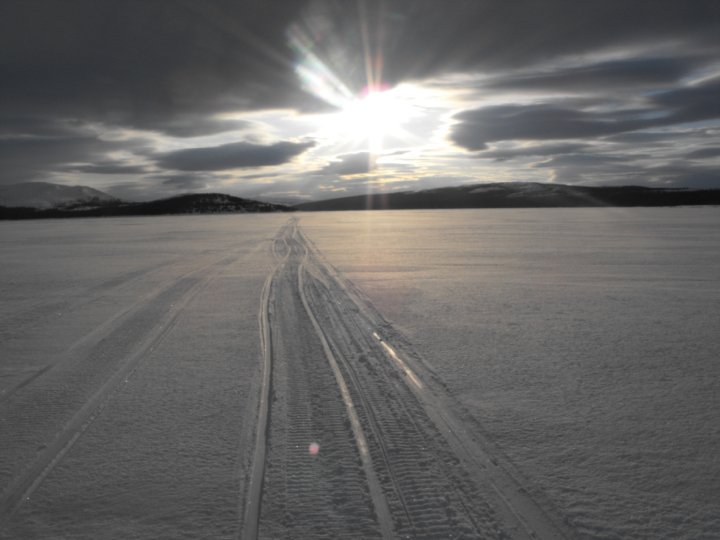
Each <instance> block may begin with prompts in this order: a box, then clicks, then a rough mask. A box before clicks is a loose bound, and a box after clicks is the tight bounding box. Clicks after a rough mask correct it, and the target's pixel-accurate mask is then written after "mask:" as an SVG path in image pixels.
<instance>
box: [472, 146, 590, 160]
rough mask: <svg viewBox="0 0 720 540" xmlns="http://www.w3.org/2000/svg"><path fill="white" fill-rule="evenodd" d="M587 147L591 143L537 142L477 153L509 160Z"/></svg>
mask: <svg viewBox="0 0 720 540" xmlns="http://www.w3.org/2000/svg"><path fill="white" fill-rule="evenodd" d="M587 148H590V145H588V144H583V143H561V144H536V145H530V146H518V147H513V148H502V149H497V150H487V151H485V152H482V153H479V154H477V157H479V158H491V159H494V160H495V161H507V160H510V159H515V158H525V157H533V156H553V155H557V154H573V153H575V152H580V151H582V150H585V149H587Z"/></svg>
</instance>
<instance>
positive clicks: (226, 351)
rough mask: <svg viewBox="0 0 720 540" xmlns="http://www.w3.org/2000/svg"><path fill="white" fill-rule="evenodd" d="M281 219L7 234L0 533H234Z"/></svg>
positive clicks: (1, 282) (0, 231)
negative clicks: (260, 316)
mask: <svg viewBox="0 0 720 540" xmlns="http://www.w3.org/2000/svg"><path fill="white" fill-rule="evenodd" d="M286 220H287V216H286V215H279V214H272V215H262V216H257V215H253V216H250V215H242V216H194V217H192V218H188V217H178V218H175V217H158V218H118V219H115V218H113V219H79V220H72V221H66V220H62V221H48V222H24V223H3V224H2V226H1V227H0V235H2V236H1V245H2V253H3V263H2V265H0V276H1V279H0V286H1V287H2V299H3V301H2V312H1V313H0V317H2V324H1V325H0V328H1V329H2V334H0V340H1V342H0V350H1V351H2V354H0V357H1V360H0V375H1V377H0V384H2V386H1V387H0V392H2V394H0V410H1V411H2V414H0V432H2V435H0V441H2V442H1V444H0V488H1V489H2V493H3V499H2V502H3V504H4V507H3V508H2V510H3V513H2V516H1V517H2V520H0V522H1V523H0V537H1V538H8V539H10V538H13V539H15V538H73V539H75V538H87V539H99V538H113V539H115V538H117V539H120V538H146V539H150V538H233V537H237V534H238V532H237V531H238V528H239V519H238V513H239V507H240V505H241V504H242V503H241V500H242V494H243V488H244V486H243V483H242V481H243V478H244V476H243V475H244V471H245V469H246V468H247V462H248V460H249V459H250V458H249V456H250V448H251V444H252V429H253V421H254V414H255V408H256V405H255V403H254V399H255V394H254V393H253V392H252V388H253V385H257V384H258V381H259V375H260V365H259V361H258V359H259V355H260V352H259V348H260V345H259V343H260V340H259V334H258V321H257V313H258V310H259V306H260V294H259V291H260V288H261V287H262V284H263V282H264V281H265V278H266V276H267V274H268V272H269V269H270V263H271V261H272V257H271V255H270V253H269V250H268V245H269V244H270V241H271V239H272V237H273V235H274V234H275V231H276V230H277V229H278V228H280V226H281V225H282V224H283V223H284V222H285V221H286ZM118 375H119V376H120V377H118ZM76 434H79V436H77V437H76ZM46 455H47V457H46ZM56 459H57V462H55V460H56ZM35 464H39V465H40V468H39V470H34V469H33V467H34V466H35ZM48 466H52V469H51V470H49V471H46V470H42V468H44V467H48ZM24 478H28V479H29V480H30V481H36V480H40V481H41V483H40V484H39V485H38V486H37V487H35V488H34V489H33V486H32V485H23V484H22V482H21V481H20V482H19V481H18V479H20V480H22V479H24ZM28 489H29V490H30V491H31V494H30V496H29V497H30V498H29V500H27V501H24V503H23V504H22V505H21V506H19V508H17V509H16V510H14V511H13V510H12V508H8V506H10V507H13V506H15V507H17V505H18V504H17V503H18V502H19V501H17V500H15V499H16V497H17V496H22V495H23V494H24V493H25V492H26V491H27V490H28Z"/></svg>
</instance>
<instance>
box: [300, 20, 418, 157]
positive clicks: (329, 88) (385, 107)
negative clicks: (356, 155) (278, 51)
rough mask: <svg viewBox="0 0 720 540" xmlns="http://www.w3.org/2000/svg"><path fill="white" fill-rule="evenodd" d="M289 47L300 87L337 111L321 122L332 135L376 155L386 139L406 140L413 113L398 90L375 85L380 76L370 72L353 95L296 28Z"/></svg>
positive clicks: (378, 83)
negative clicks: (295, 59)
mask: <svg viewBox="0 0 720 540" xmlns="http://www.w3.org/2000/svg"><path fill="white" fill-rule="evenodd" d="M290 45H291V47H292V48H293V49H294V50H295V51H296V52H297V54H298V56H299V61H298V63H297V65H296V66H295V71H296V73H297V75H298V77H299V78H300V80H301V81H302V85H303V88H304V89H305V90H306V91H307V92H310V93H311V94H313V95H315V96H316V97H318V98H320V99H322V100H323V101H325V102H327V103H329V104H331V105H333V106H334V107H336V108H337V109H338V112H337V113H334V114H332V115H328V116H329V117H328V118H327V122H326V123H325V127H326V128H329V129H330V133H331V134H332V135H334V136H336V137H338V138H339V139H342V140H345V141H347V142H350V143H352V144H353V145H359V144H364V143H366V144H367V150H368V151H369V152H370V153H373V154H380V153H381V152H382V151H383V150H384V149H385V148H384V147H385V144H386V142H387V140H388V139H389V138H390V137H392V138H394V139H396V140H403V139H405V138H407V137H408V135H409V134H408V133H407V131H405V129H404V127H403V125H404V124H406V123H407V122H408V121H409V120H410V119H411V118H412V117H414V116H415V115H416V112H417V111H415V109H414V107H413V105H412V104H411V103H410V100H408V99H407V97H408V96H402V91H400V90H399V88H398V87H395V88H390V89H388V88H387V87H386V86H385V85H383V84H382V83H381V82H379V81H381V77H380V74H379V73H371V71H372V70H370V71H369V72H368V85H367V87H366V89H365V90H364V91H363V92H362V93H361V94H360V95H354V93H353V92H352V91H351V90H350V88H349V87H348V86H347V85H346V84H345V83H344V82H343V81H342V80H341V79H340V78H339V77H338V76H337V75H336V74H335V73H333V71H332V70H331V69H330V68H329V67H328V65H327V64H326V63H325V62H323V61H322V59H321V58H319V57H318V56H317V55H316V54H315V52H314V50H313V48H314V47H313V43H312V40H311V39H310V38H309V37H308V36H307V35H306V34H305V33H303V32H302V31H301V30H300V29H299V28H297V27H294V28H292V29H291V31H290Z"/></svg>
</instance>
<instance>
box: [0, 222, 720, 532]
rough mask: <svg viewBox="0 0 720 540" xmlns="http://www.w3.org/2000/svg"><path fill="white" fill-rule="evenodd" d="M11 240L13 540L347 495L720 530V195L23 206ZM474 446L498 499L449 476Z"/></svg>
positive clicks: (590, 524)
mask: <svg viewBox="0 0 720 540" xmlns="http://www.w3.org/2000/svg"><path fill="white" fill-rule="evenodd" d="M297 218H299V220H298V221H297V225H295V219H297ZM288 220H290V221H288ZM0 249H2V253H3V264H2V265H0V293H1V294H2V298H3V301H2V304H0V306H1V307H0V323H1V324H0V441H2V446H0V487H1V489H2V499H0V503H1V504H0V537H1V538H54V537H60V538H129V537H133V538H160V537H167V538H198V537H206V538H237V537H238V536H239V535H240V534H241V532H242V531H243V530H250V529H247V528H246V527H245V528H244V526H245V523H244V520H246V519H247V517H248V515H255V516H256V517H257V519H258V520H260V523H259V525H260V526H259V532H260V535H261V536H263V535H264V536H265V537H267V536H268V535H272V534H275V533H278V534H281V533H283V531H285V533H287V534H291V533H292V531H296V532H301V531H313V530H317V531H320V530H323V526H324V525H323V523H325V524H327V526H328V527H330V526H331V527H333V528H325V529H324V530H325V532H327V531H330V530H338V531H341V530H344V529H343V527H346V528H347V527H348V524H347V522H346V523H345V524H344V525H343V518H342V512H343V511H344V510H343V509H344V508H345V506H344V505H347V508H354V509H362V508H365V510H362V511H359V510H353V513H354V514H353V518H354V519H356V521H357V524H358V525H357V528H356V529H355V530H353V529H352V527H350V528H349V529H348V531H349V532H354V533H355V534H361V535H362V534H365V533H364V532H363V531H367V532H368V534H370V532H373V531H374V533H377V534H379V533H378V531H385V534H387V531H393V530H394V531H396V532H397V531H415V532H416V533H418V531H422V525H419V524H420V523H421V520H422V517H424V516H426V517H427V518H428V519H429V520H430V521H428V523H429V524H430V525H429V526H431V527H433V529H432V530H434V531H445V532H447V530H448V527H450V530H452V528H453V527H461V528H463V529H462V530H464V531H465V534H470V531H471V530H473V531H475V532H474V533H473V534H480V535H485V536H487V535H490V536H492V535H493V534H495V533H496V534H506V535H508V536H510V537H518V538H520V537H523V535H524V534H525V533H523V532H522V531H521V530H519V529H513V528H512V527H510V528H507V527H506V525H507V523H508V522H507V516H504V515H503V511H502V508H500V506H502V505H500V506H498V500H500V499H502V498H505V499H510V504H511V505H513V506H514V507H515V510H516V511H519V512H520V514H521V516H522V518H523V519H524V520H525V524H526V525H527V526H528V527H529V529H528V530H531V529H533V530H540V531H541V533H542V534H540V536H541V537H550V535H551V534H552V530H553V527H554V526H555V525H553V523H554V522H553V519H555V518H557V519H559V520H560V522H564V525H560V526H559V529H558V530H561V529H562V527H563V526H564V527H566V528H567V531H570V534H569V536H571V537H572V536H576V537H580V538H608V539H609V538H711V537H717V532H718V531H719V530H720V509H719V508H718V505H717V503H716V501H717V500H718V499H719V498H720V461H719V460H718V458H717V448H719V447H720V424H719V423H718V422H717V413H716V411H717V410H718V409H719V406H720V391H719V388H718V386H719V384H720V381H719V376H720V364H719V363H718V362H717V358H718V357H720V333H718V331H717V329H718V327H720V325H719V324H718V323H720V271H718V270H719V269H720V214H718V212H717V209H715V208H673V209H666V208H659V209H622V210H621V209H563V210H558V209H545V210H515V209H514V210H459V211H394V212H336V213H303V214H296V215H294V216H291V217H289V216H288V215H287V214H270V215H241V216H193V217H187V216H182V217H159V218H157V217H155V218H117V219H116V218H113V219H79V220H51V221H50V220H49V221H25V222H5V223H0ZM336 270H337V271H338V272H339V273H338V274H336V273H335V271H336ZM273 276H274V278H273ZM271 278H272V279H271ZM348 279H349V280H350V281H351V283H350V282H348V281H347V280H348ZM268 284H270V285H271V287H270V289H269V292H268V289H267V285H268ZM264 286H265V287H266V288H265V289H264V288H263V287H264ZM261 291H265V292H261ZM355 295H357V299H356V296H355ZM363 302H364V303H363ZM374 313H375V314H376V315H373V314H374ZM378 317H379V318H381V319H384V320H380V319H378ZM264 325H265V326H268V325H269V328H266V335H265V337H263V336H262V335H261V334H262V332H261V329H262V328H263V326H264ZM268 340H270V341H268ZM268 351H269V352H268ZM387 351H391V352H392V354H390V352H387ZM386 353H387V354H386ZM268 355H269V356H268ZM384 355H385V356H384ZM393 355H394V356H395V357H396V358H397V360H394V359H393ZM408 355H409V356H408ZM264 356H265V357H266V358H270V361H271V362H273V365H272V367H273V371H272V373H271V374H270V376H271V377H270V378H268V379H267V380H268V381H269V382H271V383H272V393H271V395H270V399H269V405H268V406H269V412H268V414H269V417H268V426H269V427H268V429H267V448H262V449H261V451H260V452H258V447H257V445H256V444H255V443H256V437H255V436H256V434H255V431H254V430H255V429H256V422H257V418H256V417H257V414H258V406H257V403H258V399H259V396H260V394H261V387H262V386H263V385H264V384H265V383H264V382H263V381H264V379H263V357H264ZM325 356H328V358H329V359H330V360H331V361H332V362H336V363H337V365H336V366H335V371H334V372H333V371H330V370H329V368H328V364H327V360H326V359H325ZM411 375H412V377H416V380H417V383H413V382H412V377H411ZM403 380H404V381H405V383H403ZM302 381H306V382H305V383H302V384H301V382H302ZM335 381H341V383H342V385H346V386H347V388H345V389H344V390H338V386H337V384H340V383H336V382H335ZM393 388H394V389H395V394H396V395H394V396H392V397H388V391H389V390H391V389H393ZM433 392H435V394H433ZM341 394H342V396H341ZM383 396H384V397H383ZM386 398H387V399H388V401H387V402H386V401H384V400H385V399H386ZM343 400H344V401H345V404H344V405H343ZM353 401H354V405H353V404H352V402H353ZM348 404H349V405H348ZM385 405H387V406H385ZM347 407H354V408H356V409H357V411H358V412H357V415H356V416H355V417H354V419H353V422H354V425H353V426H352V429H351V426H350V423H351V422H346V421H345V416H344V414H345V413H344V412H343V411H344V410H345V408H347ZM453 407H455V409H453ZM368 411H371V413H369V412H368ZM372 411H374V412H372ZM433 411H440V412H439V413H433ZM433 414H435V416H433ZM458 422H461V423H462V422H464V423H463V424H462V425H460V424H458ZM413 423H414V426H415V427H414V428H413V430H415V431H413V430H411V431H410V432H407V433H406V434H404V429H405V428H407V427H408V426H410V425H411V424H413ZM306 425H307V429H306ZM458 426H460V427H462V430H457V429H455V428H457V427H458ZM313 429H315V430H319V431H317V432H315V433H314V432H313V431H312V430H313ZM307 430H309V431H307ZM453 430H454V433H450V432H451V431H453ZM440 432H447V434H446V435H444V437H446V440H447V448H446V450H445V453H446V454H447V455H446V456H443V455H442V454H441V451H442V446H441V445H440V442H438V441H441V440H442V437H443V435H440ZM330 434H333V437H332V438H329V435H330ZM310 435H314V436H312V437H310ZM418 437H419V440H421V441H423V444H420V445H415V446H413V445H414V444H415V443H412V441H414V440H415V438H418ZM363 438H364V439H363ZM365 439H366V440H365ZM359 440H364V442H363V444H365V445H367V446H368V450H367V456H366V457H365V458H364V460H365V461H363V463H362V464H361V460H360V459H359V458H358V457H357V456H358V454H356V453H354V452H356V450H353V445H354V444H357V441H359ZM295 443H297V451H296V453H295V451H294V450H293V448H295V446H293V445H294V444H295ZM410 443H412V444H410ZM313 444H316V445H317V447H315V446H312V445H313ZM408 444H409V445H410V446H408ZM398 445H400V446H398ZM433 445H435V446H433ZM315 448H317V451H316V452H315V453H314V454H313V449H315ZM462 448H466V449H467V448H471V449H474V450H473V452H475V451H476V450H477V452H476V454H477V455H474V456H473V455H470V456H468V455H464V454H463V450H462ZM382 453H384V457H383V456H381V455H380V454H382ZM361 454H362V452H361ZM257 456H263V461H265V460H267V462H266V465H267V466H266V468H265V470H264V471H263V470H260V473H261V474H260V475H259V476H261V477H262V476H263V474H264V477H265V482H266V485H265V489H264V491H263V493H264V495H263V497H264V499H263V505H262V506H261V507H260V506H258V507H255V508H254V509H253V510H251V511H249V510H247V508H248V505H247V501H246V500H245V496H246V494H247V493H251V492H253V491H252V489H250V488H249V487H248V478H249V477H250V476H251V471H252V470H253V466H254V465H253V460H254V459H256V458H257ZM474 458H477V459H481V460H482V459H487V460H490V461H492V462H493V463H494V466H497V467H498V469H497V470H494V469H493V466H491V465H490V464H489V463H488V465H487V468H488V471H490V472H483V473H478V474H477V475H476V476H473V475H470V477H472V478H474V480H472V481H477V479H478V478H480V479H482V478H487V479H488V481H489V482H493V483H494V484H495V489H497V490H499V492H500V493H501V496H500V497H499V498H498V496H497V495H493V490H491V489H487V490H484V489H482V486H477V485H475V487H474V488H473V486H472V485H470V484H467V485H459V483H457V484H453V482H455V480H453V479H454V478H461V472H462V468H463V467H467V466H468V463H470V462H472V460H473V459H474ZM433 460H436V461H437V463H434V462H433ZM423 467H424V468H425V469H423V470H425V471H426V472H425V475H424V478H422V476H423V475H420V474H418V473H417V471H419V470H420V469H421V468H423ZM256 469H257V468H256ZM373 469H374V470H373ZM446 473H447V474H446ZM373 474H376V477H375V478H374V479H373V480H372V482H369V483H368V484H367V485H366V486H363V482H362V478H363V475H365V476H367V477H368V478H369V477H370V476H372V475H373ZM403 474H410V476H408V477H403ZM313 475H315V476H313ZM317 475H321V477H318V476H317ZM483 475H485V476H483ZM470 477H469V478H470ZM313 478H320V479H321V483H320V484H317V486H316V488H313V489H312V490H310V491H309V492H308V495H307V496H306V497H305V496H304V495H303V493H304V491H303V490H304V489H305V488H307V487H308V486H310V485H313V480H312V479H313ZM388 478H391V479H392V486H393V487H392V489H390V488H389V487H388V486H389V485H390V484H388V482H390V480H388ZM413 478H417V481H418V482H419V483H418V484H417V485H415V487H413ZM345 479H351V481H350V482H345V481H344V480H345ZM420 480H423V481H427V482H430V484H433V483H435V484H433V485H436V484H437V482H438V481H441V480H442V481H443V482H445V483H446V484H447V490H448V491H447V492H444V493H446V494H447V497H446V498H445V499H443V501H444V502H442V503H441V502H440V499H437V501H436V500H435V498H434V497H435V496H436V494H433V493H432V491H431V490H430V491H428V489H426V487H425V486H424V485H423V484H422V482H420ZM308 482H310V483H308ZM430 484H428V485H430ZM283 485H284V486H285V487H284V488H283ZM318 486H327V489H328V490H330V491H329V492H327V493H326V492H323V490H321V489H319V487H318ZM367 486H370V487H367ZM373 486H374V488H373ZM475 488H478V489H477V490H476V491H474V489H475ZM520 488H521V489H522V490H524V491H525V492H526V493H527V495H524V494H522V493H519V492H517V490H518V489H520ZM323 489H324V488H323ZM373 489H374V491H373ZM368 490H369V491H368ZM413 490H415V491H413ZM513 490H515V491H516V492H517V493H518V494H517V495H516V496H514V495H513ZM413 493H415V494H413ZM465 495H467V496H468V497H475V499H468V500H469V502H470V503H471V507H470V508H468V507H465V508H463V504H462V503H461V499H462V497H463V496H465ZM403 496H406V497H407V499H406V500H404V501H403ZM415 496H417V497H419V498H420V499H422V500H421V501H420V502H416V501H415V500H414V497H415ZM303 497H305V498H303ZM411 497H412V498H413V499H412V500H411ZM325 500H327V504H329V505H332V508H329V507H328V508H314V507H313V506H314V503H315V502H316V501H325ZM298 501H300V502H301V504H302V505H304V506H303V508H306V509H307V510H303V512H305V514H298V513H297V508H296V509H293V508H292V505H293V504H295V503H297V502H298ZM433 501H435V502H433ZM386 503H387V506H386V508H385V509H384V510H383V509H382V508H383V505H384V504H386ZM476 503H477V505H476V506H474V507H472V505H474V504H476ZM535 503H537V507H535V506H533V505H534V504H535ZM403 504H404V505H405V507H404V513H405V514H407V516H408V518H409V519H410V522H404V521H403V518H401V517H398V516H399V514H398V513H397V508H396V507H397V505H403ZM440 504H442V505H445V506H444V507H443V508H445V507H446V510H447V516H446V517H444V516H445V513H444V512H445V510H443V512H441V513H439V514H436V513H434V512H435V510H437V509H438V505H440ZM363 505H365V506H363ZM370 505H374V507H375V512H376V515H378V513H379V514H382V513H383V512H385V516H386V517H385V521H383V520H382V519H381V520H380V523H381V524H380V525H377V524H375V523H374V522H373V519H374V518H373V514H372V512H370V513H368V510H367V509H368V508H370V507H371V506H370ZM414 505H418V506H417V507H416V506H414ZM426 505H429V506H426ZM251 508H252V506H251ZM293 512H295V514H293ZM312 512H318V516H319V521H313V520H314V519H315V518H314V517H313V515H308V513H310V514H312ZM538 512H540V514H538ZM543 513H546V515H547V516H550V517H551V518H553V519H550V521H544V519H545V518H544V517H543V515H542V514H543ZM293 515H297V516H299V517H298V518H297V519H298V523H288V522H286V521H285V520H287V518H288V516H293ZM413 516H415V517H413ZM413 520H415V521H413ZM418 520H420V521H418ZM413 523H414V525H413ZM503 524H504V525H503ZM251 529H252V528H251ZM456 530H457V531H460V530H461V529H460V528H458V529H456ZM492 531H494V533H493V532H492ZM567 531H565V532H567ZM418 534H419V533H418ZM425 534H426V536H428V537H432V534H433V532H432V531H431V530H430V529H428V530H426V531H425ZM470 535H472V534H470Z"/></svg>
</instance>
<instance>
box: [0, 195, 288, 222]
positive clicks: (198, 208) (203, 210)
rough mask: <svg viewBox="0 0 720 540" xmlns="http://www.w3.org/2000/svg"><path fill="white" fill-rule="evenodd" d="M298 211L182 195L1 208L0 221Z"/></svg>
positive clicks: (224, 197)
mask: <svg viewBox="0 0 720 540" xmlns="http://www.w3.org/2000/svg"><path fill="white" fill-rule="evenodd" d="M293 210H294V208H291V207H289V206H285V205H281V204H270V203H265V202H260V201H254V200H251V199H242V198H240V197H233V196H231V195H225V194H222V193H196V194H188V195H178V196H177V197H170V198H168V199H159V200H156V201H149V202H140V203H129V202H122V201H118V200H117V199H116V200H115V202H114V203H111V204H105V205H102V206H95V207H87V206H84V207H81V206H74V207H62V208H50V209H45V210H37V209H34V208H6V207H0V219H41V218H71V217H102V216H159V215H171V214H238V213H248V212H288V211H293Z"/></svg>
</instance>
